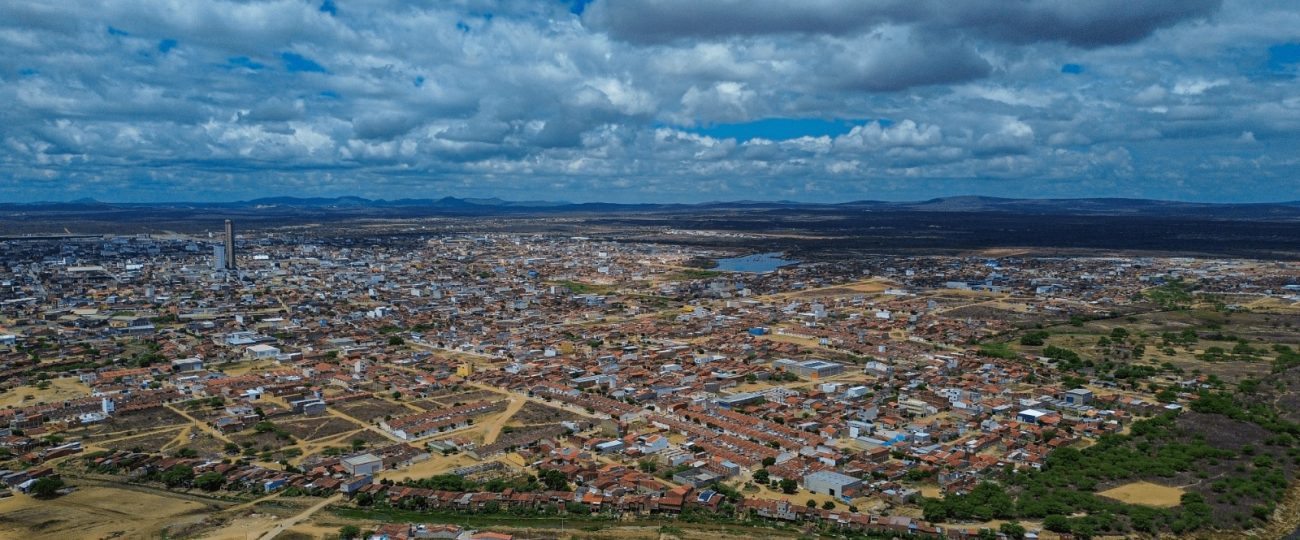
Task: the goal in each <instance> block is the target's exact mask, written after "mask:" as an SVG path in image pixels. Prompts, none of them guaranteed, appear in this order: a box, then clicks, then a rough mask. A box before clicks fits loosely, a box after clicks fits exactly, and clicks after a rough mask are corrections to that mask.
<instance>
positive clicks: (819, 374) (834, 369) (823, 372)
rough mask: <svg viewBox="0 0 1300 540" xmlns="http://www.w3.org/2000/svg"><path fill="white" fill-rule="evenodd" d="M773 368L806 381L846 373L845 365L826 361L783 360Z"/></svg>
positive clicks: (774, 364)
mask: <svg viewBox="0 0 1300 540" xmlns="http://www.w3.org/2000/svg"><path fill="white" fill-rule="evenodd" d="M772 367H775V368H778V369H784V370H786V371H788V372H790V373H793V374H795V375H798V376H800V377H803V378H805V379H823V378H826V377H833V376H835V375H839V374H841V373H844V364H838V363H835V362H829V361H826V360H804V361H802V362H800V361H798V360H791V359H789V358H782V359H780V360H777V361H776V362H773V363H772Z"/></svg>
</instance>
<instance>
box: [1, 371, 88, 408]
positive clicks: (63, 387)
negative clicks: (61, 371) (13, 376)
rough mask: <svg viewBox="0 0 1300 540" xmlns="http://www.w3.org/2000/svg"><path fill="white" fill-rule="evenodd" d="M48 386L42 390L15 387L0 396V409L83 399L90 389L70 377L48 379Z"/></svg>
mask: <svg viewBox="0 0 1300 540" xmlns="http://www.w3.org/2000/svg"><path fill="white" fill-rule="evenodd" d="M49 383H50V386H49V388H46V389H44V390H41V389H39V388H37V387H36V386H34V385H33V386H16V387H13V388H11V389H9V390H8V391H6V392H5V393H3V394H0V408H4V407H21V406H27V405H39V404H42V403H54V402H56V401H64V400H68V399H74V398H80V397H85V396H86V394H89V393H90V389H89V388H88V387H87V386H86V385H85V384H82V382H81V381H79V380H77V379H75V378H72V377H61V378H58V379H49Z"/></svg>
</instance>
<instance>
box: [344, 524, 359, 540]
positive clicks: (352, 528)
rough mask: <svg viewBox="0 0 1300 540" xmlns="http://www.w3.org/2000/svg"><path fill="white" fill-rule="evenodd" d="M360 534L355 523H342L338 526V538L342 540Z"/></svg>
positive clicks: (349, 539)
mask: <svg viewBox="0 0 1300 540" xmlns="http://www.w3.org/2000/svg"><path fill="white" fill-rule="evenodd" d="M359 536H361V529H360V528H358V527H357V526H356V525H344V526H343V527H341V528H339V538H341V539H342V540H352V539H353V538H357V537H359Z"/></svg>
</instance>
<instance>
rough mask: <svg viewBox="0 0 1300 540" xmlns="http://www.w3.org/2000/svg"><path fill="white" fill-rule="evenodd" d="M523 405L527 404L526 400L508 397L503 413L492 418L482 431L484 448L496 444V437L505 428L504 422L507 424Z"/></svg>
mask: <svg viewBox="0 0 1300 540" xmlns="http://www.w3.org/2000/svg"><path fill="white" fill-rule="evenodd" d="M525 403H528V400H526V399H522V398H518V397H515V396H511V397H510V404H509V405H507V406H506V410H505V412H502V413H501V414H498V415H497V416H496V418H493V419H492V422H491V423H489V424H488V425H487V427H486V428H485V429H484V431H483V445H484V446H487V445H489V444H492V443H494V442H497V437H500V436H501V428H503V427H505V425H506V422H508V421H509V420H510V418H512V417H513V416H514V415H515V413H517V412H519V409H522V408H524V404H525Z"/></svg>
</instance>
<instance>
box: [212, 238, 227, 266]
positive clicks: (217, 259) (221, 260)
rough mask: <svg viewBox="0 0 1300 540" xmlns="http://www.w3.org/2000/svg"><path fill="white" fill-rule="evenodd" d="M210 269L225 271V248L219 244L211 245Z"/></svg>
mask: <svg viewBox="0 0 1300 540" xmlns="http://www.w3.org/2000/svg"><path fill="white" fill-rule="evenodd" d="M212 269H213V270H225V269H226V246H223V245H219V244H213V245H212Z"/></svg>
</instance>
